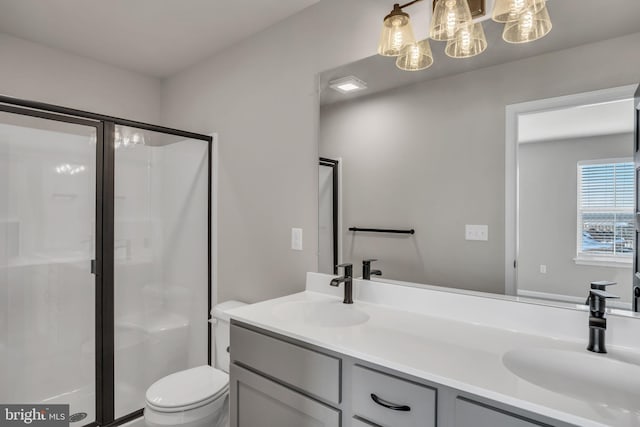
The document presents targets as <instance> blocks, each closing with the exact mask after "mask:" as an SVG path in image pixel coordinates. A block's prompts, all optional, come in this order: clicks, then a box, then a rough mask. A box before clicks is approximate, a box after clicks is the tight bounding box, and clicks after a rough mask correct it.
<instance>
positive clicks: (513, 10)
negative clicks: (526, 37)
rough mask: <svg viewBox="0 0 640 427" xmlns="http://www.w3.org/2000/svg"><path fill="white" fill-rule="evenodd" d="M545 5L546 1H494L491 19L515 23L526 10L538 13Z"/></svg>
mask: <svg viewBox="0 0 640 427" xmlns="http://www.w3.org/2000/svg"><path fill="white" fill-rule="evenodd" d="M546 5H547V4H546V0H496V3H495V6H494V7H493V14H492V15H491V19H493V20H494V21H496V22H501V23H507V22H511V21H517V20H518V17H519V16H520V15H521V14H522V13H523V12H524V11H526V10H527V9H529V10H532V11H533V12H539V11H540V10H542V9H544V8H545V7H546Z"/></svg>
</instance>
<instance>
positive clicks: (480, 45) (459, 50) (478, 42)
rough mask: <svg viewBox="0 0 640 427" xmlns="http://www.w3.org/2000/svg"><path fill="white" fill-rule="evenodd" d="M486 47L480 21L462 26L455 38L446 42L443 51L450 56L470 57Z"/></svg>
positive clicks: (485, 39)
mask: <svg viewBox="0 0 640 427" xmlns="http://www.w3.org/2000/svg"><path fill="white" fill-rule="evenodd" d="M485 49H487V38H486V37H485V35H484V28H482V24H481V23H480V22H477V23H475V24H474V23H471V24H469V25H467V26H465V27H462V28H461V29H459V30H458V32H457V33H456V38H455V39H453V40H449V41H448V42H447V47H445V49H444V53H446V54H447V56H450V57H451V58H471V57H472V56H476V55H478V54H480V53H482V52H484V51H485Z"/></svg>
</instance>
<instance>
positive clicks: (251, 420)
mask: <svg viewBox="0 0 640 427" xmlns="http://www.w3.org/2000/svg"><path fill="white" fill-rule="evenodd" d="M230 353H231V367H230V374H231V375H230V376H231V378H230V402H231V405H230V406H231V414H230V415H231V417H230V419H231V427H539V426H553V427H568V426H569V424H566V423H561V422H556V421H554V420H551V419H548V418H547V417H543V416H540V415H537V414H532V413H529V412H526V411H523V410H521V409H518V408H511V407H508V406H506V405H504V404H502V403H500V402H493V401H489V400H488V399H485V398H482V397H479V396H474V395H471V394H469V393H466V392H462V391H459V390H455V389H452V388H450V387H446V386H443V385H440V384H435V383H430V382H427V381H424V380H422V379H419V378H415V377H411V376H408V375H405V374H402V373H399V372H396V371H393V370H390V369H388V368H386V367H384V366H378V365H374V364H371V363H368V362H365V361H362V360H358V359H354V358H352V357H350V356H346V355H341V354H339V353H335V352H332V351H329V350H327V349H324V348H321V347H317V346H312V345H309V344H306V343H303V342H300V341H297V340H293V339H291V338H288V337H285V336H281V335H278V334H275V333H273V332H270V331H266V330H262V329H258V328H255V327H253V326H250V325H246V324H243V323H240V322H237V321H235V320H232V323H231V346H230Z"/></svg>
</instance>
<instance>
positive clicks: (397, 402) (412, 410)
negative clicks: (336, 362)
mask: <svg viewBox="0 0 640 427" xmlns="http://www.w3.org/2000/svg"><path fill="white" fill-rule="evenodd" d="M352 392H353V396H352V402H353V413H354V415H357V416H359V417H361V418H364V419H365V420H369V421H371V422H372V423H375V424H376V425H380V426H383V427H418V426H420V427H434V426H435V425H436V390H434V389H432V388H429V387H425V386H422V385H419V384H416V383H413V382H411V381H407V380H403V379H400V378H397V377H394V376H391V375H387V374H384V373H382V372H378V371H374V370H372V369H369V368H365V367H362V366H359V365H355V366H354V367H353V385H352ZM372 395H373V396H372ZM374 396H375V397H374ZM374 399H376V400H378V403H376V402H375V401H374ZM384 405H387V406H396V407H403V406H406V407H408V408H409V410H404V411H403V410H399V409H400V408H395V409H393V408H388V407H385V406H384Z"/></svg>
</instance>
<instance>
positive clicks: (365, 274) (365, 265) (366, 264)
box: [362, 259, 382, 280]
mask: <svg viewBox="0 0 640 427" xmlns="http://www.w3.org/2000/svg"><path fill="white" fill-rule="evenodd" d="M374 261H377V259H365V260H362V278H363V279H364V280H371V276H372V275H373V276H382V271H380V270H372V269H371V263H372V262H374Z"/></svg>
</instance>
